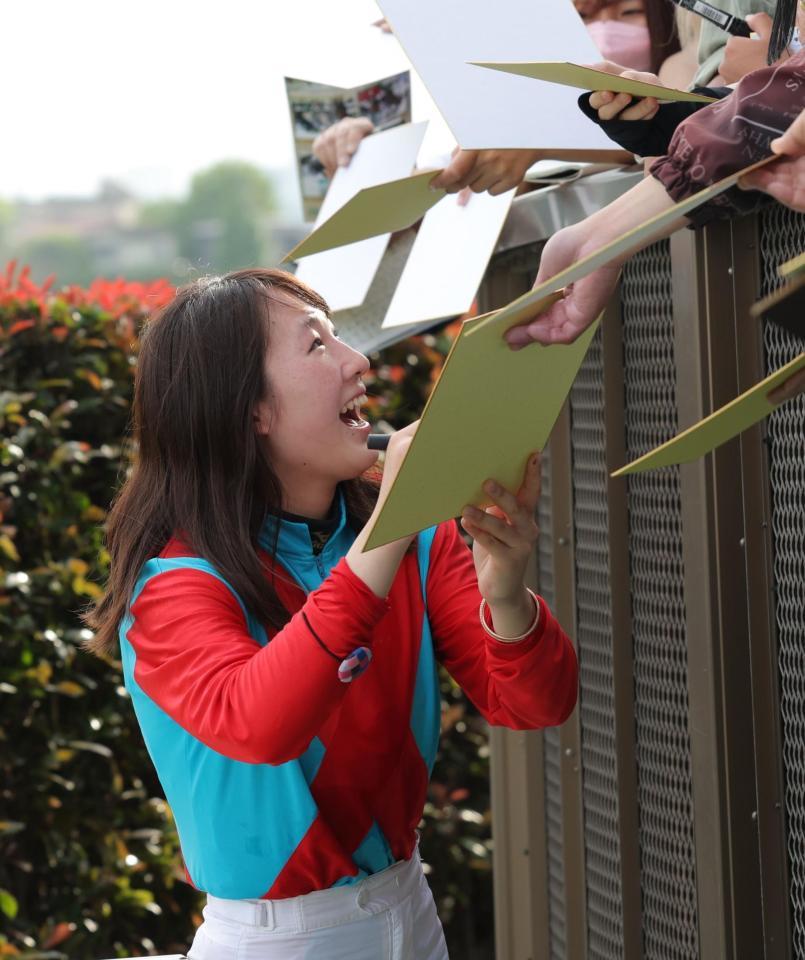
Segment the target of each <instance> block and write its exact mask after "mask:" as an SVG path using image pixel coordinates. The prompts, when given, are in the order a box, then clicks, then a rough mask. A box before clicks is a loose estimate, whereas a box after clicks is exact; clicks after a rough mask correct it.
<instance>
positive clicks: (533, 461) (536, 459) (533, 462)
mask: <svg viewBox="0 0 805 960" xmlns="http://www.w3.org/2000/svg"><path fill="white" fill-rule="evenodd" d="M530 464H531V466H532V467H538V466H539V454H538V453H535V454H534V456H533V457H532V458H531V460H530Z"/></svg>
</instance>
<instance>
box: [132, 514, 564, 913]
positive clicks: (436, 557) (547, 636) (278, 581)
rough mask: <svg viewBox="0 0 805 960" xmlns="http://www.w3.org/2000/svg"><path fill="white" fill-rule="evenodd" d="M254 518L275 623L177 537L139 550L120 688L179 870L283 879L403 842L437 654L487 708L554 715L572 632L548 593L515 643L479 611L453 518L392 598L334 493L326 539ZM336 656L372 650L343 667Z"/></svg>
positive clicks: (520, 717) (249, 890)
mask: <svg viewBox="0 0 805 960" xmlns="http://www.w3.org/2000/svg"><path fill="white" fill-rule="evenodd" d="M272 522H273V523H277V522H279V524H280V529H279V534H278V544H277V550H276V554H275V556H274V557H273V558H272V557H271V556H270V555H269V553H268V548H269V544H270V542H271V541H270V537H271V533H272V531H271V530H270V529H268V528H266V529H265V530H264V531H263V535H262V536H261V538H260V545H261V554H260V557H261V561H262V562H263V565H264V568H265V571H266V576H267V577H269V578H272V582H273V584H274V586H275V589H276V590H277V592H278V594H279V596H280V598H281V600H282V601H283V603H284V604H285V606H286V608H287V609H288V610H289V611H291V612H292V613H293V616H292V618H291V620H290V622H289V623H288V624H287V625H286V626H285V627H284V628H283V629H282V630H280V631H278V632H276V633H275V634H273V635H267V633H266V631H265V630H264V628H263V627H262V626H261V625H260V624H259V623H258V622H257V621H256V620H255V619H254V618H253V617H252V616H251V614H250V613H249V611H248V610H247V609H246V608H245V606H244V605H243V603H242V601H241V599H240V598H239V597H238V595H237V594H236V593H235V591H234V590H233V589H232V588H231V587H230V586H229V585H228V584H227V583H226V581H225V580H223V578H222V577H221V576H219V574H218V573H217V572H216V571H215V570H214V569H213V567H212V566H211V565H210V564H209V563H207V562H206V561H205V560H202V559H200V558H199V557H196V556H193V555H192V554H191V553H190V552H189V551H188V549H187V548H186V547H185V546H184V545H183V544H182V543H181V542H180V541H178V540H175V539H174V540H172V541H171V542H169V543H168V545H167V546H166V547H165V549H164V550H163V551H162V553H161V554H160V555H159V557H156V558H154V559H152V560H149V561H148V562H147V563H146V564H145V566H144V567H143V570H142V572H141V575H140V577H139V579H138V581H137V585H136V588H135V590H134V593H133V596H132V599H131V603H130V606H129V610H128V612H127V615H126V617H125V618H124V620H123V622H122V623H121V627H120V642H121V649H122V659H123V668H124V676H125V683H126V688H127V690H128V691H129V693H130V695H131V698H132V701H133V704H134V709H135V712H136V714H137V719H138V721H139V724H140V728H141V730H142V733H143V737H144V739H145V743H146V746H147V747H148V751H149V753H150V755H151V758H152V760H153V762H154V765H155V767H156V770H157V773H158V775H159V778H160V781H161V783H162V786H163V788H164V790H165V796H166V797H167V800H168V802H169V804H170V806H171V809H172V811H173V815H174V818H175V820H176V825H177V828H178V832H179V838H180V841H181V847H182V854H183V857H184V861H185V867H186V871H187V876H188V879H189V880H190V882H191V883H192V884H193V885H194V886H196V887H197V888H198V889H200V890H204V891H206V892H208V893H211V894H212V895H214V896H216V897H225V898H230V899H242V898H262V897H268V898H272V899H281V898H285V897H293V896H297V895H300V894H305V893H309V892H311V891H313V890H322V889H326V888H328V887H332V886H338V885H341V884H350V883H355V882H357V881H358V880H360V879H362V878H364V877H366V876H368V875H370V874H373V873H377V872H378V871H380V870H383V869H384V868H385V867H388V866H389V865H391V864H392V863H394V862H395V861H397V860H402V859H407V858H408V857H410V856H411V853H412V851H413V849H414V845H415V842H416V827H417V824H418V823H419V820H420V818H421V817H422V811H423V807H424V804H425V797H426V791H427V785H428V779H429V777H430V772H431V769H432V767H433V762H434V759H435V756H436V750H437V745H438V739H439V720H440V698H439V684H438V678H437V663H441V664H443V665H444V666H445V667H446V669H447V670H448V671H449V673H450V674H451V675H452V677H453V678H454V679H455V680H456V682H457V683H458V684H459V685H460V686H461V687H462V689H463V690H464V691H465V692H466V694H467V696H468V697H469V698H470V699H471V700H472V702H473V703H474V704H475V706H476V707H477V708H478V709H479V711H480V712H481V713H482V714H483V716H484V717H485V718H486V719H487V720H488V721H489V723H490V724H495V725H500V726H506V727H511V728H513V729H517V730H522V729H534V728H539V727H545V726H551V725H554V724H559V723H562V722H563V721H564V720H565V719H566V718H567V717H568V715H569V714H570V712H571V711H572V709H573V706H574V704H575V702H576V689H577V664H576V657H575V654H574V651H573V647H572V645H571V643H570V641H569V640H568V638H567V637H566V635H565V634H564V632H563V631H562V629H561V628H560V627H559V625H558V624H557V622H556V620H555V619H554V618H553V616H552V615H551V613H550V612H549V610H548V609H547V606H546V605H545V603H544V602H543V601H540V618H539V623H538V625H537V627H536V629H535V630H534V632H533V633H532V634H531V635H530V636H528V637H527V638H526V639H524V640H522V641H520V642H519V643H516V644H512V645H507V644H503V643H499V642H498V641H496V640H494V639H492V638H491V637H489V636H488V635H487V634H486V633H485V632H484V630H483V629H482V627H481V624H480V622H479V618H478V607H479V604H480V600H481V597H480V594H479V592H478V584H477V580H476V576H475V569H474V566H473V563H472V555H471V553H470V551H469V550H468V548H467V546H466V545H465V543H464V542H463V540H462V539H461V537H460V535H459V533H458V530H457V528H456V525H455V524H454V523H453V522H449V523H443V524H440V525H439V526H437V527H433V528H431V529H430V530H428V531H425V532H424V533H422V534H420V535H419V537H418V538H417V548H416V550H411V551H409V552H408V553H407V554H406V556H405V557H404V559H403V561H402V564H401V565H400V569H399V571H398V574H397V576H396V578H395V580H394V583H393V585H392V587H391V591H390V593H389V595H388V597H387V598H386V599H381V598H379V597H377V596H376V595H375V594H374V593H372V591H371V590H370V589H369V588H368V587H367V586H366V584H365V583H364V582H363V581H362V580H360V579H359V578H358V577H357V576H355V574H354V573H352V571H351V570H350V568H349V565H348V564H347V562H346V560H345V559H344V556H345V554H346V553H347V551H348V550H349V548H350V546H351V545H352V542H353V541H354V538H355V534H354V532H353V531H352V529H351V528H350V527H349V525H348V524H347V522H346V516H345V510H344V505H343V501H342V502H341V515H340V522H339V525H338V528H337V529H336V531H335V533H334V534H333V535H332V536H331V537H330V539H329V540H328V541H327V543H326V545H325V547H324V549H323V550H322V552H321V553H319V554H318V555H316V554H314V552H313V548H312V545H311V542H310V534H309V531H308V528H307V525H306V524H304V523H292V522H289V521H287V520H282V521H272ZM313 631H315V634H317V635H318V637H319V639H320V640H321V641H322V643H323V644H324V645H325V646H326V647H327V648H329V650H330V651H331V652H332V653H334V654H336V656H337V657H348V656H349V654H351V653H352V651H353V650H355V648H356V647H359V646H365V647H368V648H369V649H371V651H372V661H371V663H370V664H369V666H368V668H367V669H366V670H365V672H364V673H362V674H361V675H360V676H358V677H356V678H355V679H354V680H353V681H352V682H351V683H342V682H341V681H340V680H339V678H338V662H337V660H335V659H334V658H333V657H332V656H331V655H329V654H328V653H327V651H326V650H325V649H324V648H323V647H322V645H321V644H320V643H319V641H318V640H317V639H316V637H315V636H314V635H313Z"/></svg>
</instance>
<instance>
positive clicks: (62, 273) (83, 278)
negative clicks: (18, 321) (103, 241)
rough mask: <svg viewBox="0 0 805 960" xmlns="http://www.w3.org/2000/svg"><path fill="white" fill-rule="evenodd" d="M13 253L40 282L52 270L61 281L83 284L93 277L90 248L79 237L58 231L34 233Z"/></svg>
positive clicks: (60, 282)
mask: <svg viewBox="0 0 805 960" xmlns="http://www.w3.org/2000/svg"><path fill="white" fill-rule="evenodd" d="M15 253H16V258H17V259H18V260H19V262H20V263H23V264H27V265H28V266H30V268H31V275H32V276H33V278H34V279H35V280H37V281H39V282H41V281H43V280H44V279H45V277H47V276H49V275H50V274H52V273H53V274H55V275H56V280H57V281H58V283H59V284H60V285H64V284H78V285H79V286H86V285H87V284H88V283H89V282H90V281H91V280H92V279H93V277H94V273H95V270H94V267H93V258H92V251H91V250H90V248H89V247H88V246H87V244H86V242H85V241H84V240H82V239H81V238H80V237H74V236H70V235H69V234H58V233H55V234H50V235H48V236H41V237H35V238H34V239H32V240H28V241H27V242H26V243H23V244H22V245H21V246H20V248H19V250H18V251H16V252H15Z"/></svg>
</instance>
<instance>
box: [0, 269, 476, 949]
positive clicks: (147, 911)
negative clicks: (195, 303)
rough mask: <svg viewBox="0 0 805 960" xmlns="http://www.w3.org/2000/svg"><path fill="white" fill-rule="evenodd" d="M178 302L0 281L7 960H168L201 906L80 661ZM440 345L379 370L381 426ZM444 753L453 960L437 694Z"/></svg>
mask: <svg viewBox="0 0 805 960" xmlns="http://www.w3.org/2000/svg"><path fill="white" fill-rule="evenodd" d="M171 295H172V289H171V288H170V287H169V286H168V285H167V284H166V283H164V282H156V283H152V284H133V283H126V282H125V281H115V282H104V281H96V282H95V283H94V284H92V285H91V287H90V288H89V289H87V290H80V289H75V288H73V289H65V290H60V291H58V292H57V293H53V292H51V291H50V290H48V288H47V285H45V286H43V287H40V286H37V285H35V284H33V283H32V282H31V281H30V279H29V277H28V275H27V273H26V271H22V273H20V274H19V275H16V274H15V270H14V266H13V265H11V266H10V267H9V269H8V271H7V272H6V275H5V277H3V276H0V636H2V644H0V957H5V956H14V957H16V956H24V957H28V958H33V957H50V958H62V957H64V958H66V957H69V958H70V960H99V958H101V957H111V956H136V955H149V954H153V953H171V952H177V953H181V952H183V951H184V950H185V949H186V948H187V945H188V943H189V941H190V939H191V938H192V932H193V929H194V926H195V925H196V924H197V923H198V922H199V920H200V916H199V912H200V906H201V901H202V897H201V896H200V895H199V894H197V893H196V892H195V891H194V890H193V889H192V888H191V887H189V886H188V885H187V884H185V883H184V881H183V872H182V868H181V861H180V857H179V853H178V843H177V839H176V833H175V830H174V827H173V823H172V820H171V815H170V810H169V809H168V807H167V805H166V803H165V801H164V799H163V796H162V791H161V788H160V786H159V783H158V781H157V779H156V777H155V775H154V773H153V770H152V767H151V763H150V760H149V758H148V756H147V753H146V751H145V747H144V744H143V742H142V738H141V737H140V734H139V731H138V729H137V726H136V722H135V720H134V716H133V711H132V709H131V705H130V703H129V700H128V697H127V695H126V692H125V690H124V689H123V686H122V676H121V670H120V664H119V663H118V662H116V661H114V660H109V661H102V660H99V659H97V658H95V657H92V656H89V655H88V654H86V653H84V652H83V651H82V650H81V649H80V640H81V637H82V632H81V630H82V628H81V623H80V620H79V616H78V614H79V612H80V610H81V609H82V607H83V606H84V605H85V604H86V603H87V601H88V600H89V599H91V598H93V597H95V596H97V594H98V592H99V590H100V586H99V584H101V583H102V582H103V579H104V577H105V575H106V564H107V557H106V555H105V552H104V550H103V545H102V533H101V524H102V522H103V519H104V516H105V509H106V507H107V506H108V504H109V501H110V499H111V497H112V494H113V491H114V490H115V489H116V487H117V486H118V485H119V483H120V480H121V478H122V477H123V476H124V473H125V469H126V457H125V451H122V450H121V440H122V438H123V437H124V435H125V433H126V430H127V427H128V418H129V412H130V399H131V387H132V379H133V378H132V373H133V369H134V364H135V353H136V338H137V330H138V328H139V326H140V324H141V323H142V321H143V319H144V318H145V317H146V316H147V315H148V313H149V312H150V311H152V310H153V309H154V308H156V307H158V306H159V305H160V304H161V303H163V302H165V300H166V299H169V298H170V296H171ZM447 345H449V332H448V333H446V334H443V335H442V336H441V337H440V338H438V339H436V338H432V337H430V338H416V339H413V340H409V341H406V342H405V343H404V344H399V345H397V346H396V347H394V348H392V349H391V350H390V351H387V352H386V353H384V355H383V356H382V357H381V358H379V366H378V374H377V376H376V378H375V382H374V384H373V385H372V386H370V392H371V393H373V394H374V395H375V400H374V401H373V404H374V414H375V416H376V417H377V418H382V419H385V420H386V421H387V422H389V423H390V424H391V425H395V426H398V425H401V424H402V423H403V422H407V421H408V420H409V419H410V418H411V416H413V415H414V414H415V413H417V412H418V411H419V410H420V409H421V406H422V402H423V398H424V396H425V394H426V393H427V389H428V387H429V384H430V381H431V379H432V377H433V375H434V372H435V371H436V370H438V367H439V366H440V364H441V362H442V358H443V355H444V350H445V348H446V347H447ZM443 694H444V699H445V737H444V741H443V748H442V754H441V758H440V761H439V762H438V764H437V770H436V773H435V776H434V781H433V785H432V790H431V796H430V801H429V804H428V808H427V811H426V817H425V821H424V824H423V841H422V847H423V856H424V857H425V859H426V860H427V861H428V863H429V864H430V866H431V870H432V872H431V877H430V879H431V883H432V886H433V888H434V892H435V895H436V897H437V901H438V902H439V906H440V911H441V913H442V916H443V919H444V920H445V922H446V927H447V932H448V938H449V940H450V943H451V948H452V950H453V951H454V952H455V954H456V955H457V956H462V957H470V956H473V955H477V956H479V957H480V956H485V955H486V952H485V951H484V950H483V949H479V951H478V952H477V953H476V945H483V944H488V942H489V940H490V938H491V884H490V871H489V842H488V833H489V830H488V825H489V815H488V806H489V805H488V786H487V774H488V766H487V757H486V750H487V746H486V735H485V730H484V728H483V725H482V724H481V723H480V721H479V719H478V718H477V716H476V715H475V714H474V713H473V711H471V710H470V709H468V708H467V707H466V705H465V703H464V701H463V699H462V698H461V696H460V693H459V691H457V690H456V689H455V687H454V686H453V685H452V684H451V683H450V681H449V680H448V679H447V678H444V679H443Z"/></svg>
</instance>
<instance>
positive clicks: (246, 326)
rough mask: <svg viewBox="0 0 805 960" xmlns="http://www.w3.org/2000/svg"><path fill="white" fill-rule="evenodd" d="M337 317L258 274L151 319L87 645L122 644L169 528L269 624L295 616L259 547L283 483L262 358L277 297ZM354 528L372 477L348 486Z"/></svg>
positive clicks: (181, 294)
mask: <svg viewBox="0 0 805 960" xmlns="http://www.w3.org/2000/svg"><path fill="white" fill-rule="evenodd" d="M272 291H282V292H284V293H286V294H290V295H291V296H293V297H295V298H296V299H297V300H300V301H301V302H302V303H304V304H307V305H309V306H311V307H317V308H318V309H320V310H323V311H324V312H325V313H329V310H328V307H327V304H326V303H325V301H324V300H323V299H322V298H321V297H320V296H319V295H318V294H317V293H316V292H315V291H313V290H311V289H310V288H309V287H308V286H307V285H306V284H304V283H302V282H301V281H299V280H297V279H296V278H295V277H294V276H293V275H292V274H289V273H285V272H283V271H281V270H265V269H250V270H239V271H237V272H235V273H229V274H227V275H226V276H224V277H215V278H210V279H204V280H199V281H197V282H195V283H192V284H190V285H188V286H186V287H183V288H182V289H181V290H179V291H178V292H177V294H176V296H175V298H174V299H173V300H172V301H171V302H170V303H169V304H168V305H167V306H165V307H164V308H163V309H162V310H161V311H160V312H159V313H158V314H157V315H155V316H154V318H153V319H152V320H151V321H150V322H149V324H148V325H147V327H146V329H145V331H144V332H143V336H142V338H141V341H140V353H139V357H138V361H137V371H136V376H135V384H134V409H133V435H134V443H135V460H134V465H133V468H132V471H131V474H130V476H129V478H128V479H127V480H126V482H125V483H124V485H123V487H122V489H121V490H120V492H119V494H118V495H117V497H116V498H115V500H114V503H113V505H112V508H111V510H110V513H109V517H108V520H107V524H106V540H107V546H108V550H109V554H110V556H111V568H110V574H109V579H108V582H107V584H106V590H105V592H104V595H103V597H102V598H101V599H100V600H99V601H98V602H97V604H95V606H94V607H93V608H92V609H91V610H90V611H89V612H88V613H87V614H86V616H85V620H86V622H87V624H88V625H89V626H90V627H91V628H92V629H93V630H94V631H95V635H94V637H93V638H92V639H91V640H89V641H88V642H87V644H86V646H87V648H88V649H89V650H91V651H93V652H94V653H98V654H101V655H109V654H112V653H113V652H114V650H115V643H116V639H117V630H118V626H119V624H120V621H121V619H122V618H123V616H124V614H125V612H126V607H127V605H128V604H129V602H130V600H131V595H132V591H133V589H134V586H135V584H136V581H137V577H138V575H139V573H140V570H141V568H142V566H143V564H144V563H145V562H146V561H147V560H149V559H150V558H152V557H155V556H157V555H158V554H159V553H160V552H161V551H162V549H163V548H164V547H165V545H166V544H167V542H168V540H169V539H170V538H171V537H172V536H173V535H179V536H180V537H181V540H182V541H183V542H184V543H186V544H187V546H188V547H189V548H190V549H191V550H192V551H193V553H194V554H196V555H197V556H200V557H203V558H204V559H205V560H208V561H209V562H210V563H211V564H212V565H213V566H214V567H215V568H216V570H217V571H218V573H220V574H221V576H222V577H223V578H224V579H225V580H227V581H228V582H229V584H230V585H231V586H232V587H233V589H234V590H235V591H237V593H238V594H239V595H240V597H241V598H242V600H243V602H244V604H245V605H246V607H247V608H248V609H249V610H250V611H251V612H252V613H253V614H254V615H255V616H257V617H258V618H259V619H260V620H261V621H262V622H263V623H264V624H266V625H270V626H271V627H273V628H274V629H279V628H280V627H282V626H283V625H284V624H285V623H286V622H287V620H288V618H289V614H288V611H287V610H286V609H285V608H284V606H283V605H282V603H281V601H280V600H279V597H278V596H277V593H276V591H275V590H274V589H273V586H272V584H271V583H270V581H269V580H267V578H266V576H265V571H264V570H263V568H262V566H261V563H260V559H259V557H258V554H257V537H258V534H259V532H260V530H261V528H262V526H263V524H264V522H265V520H266V517H267V516H268V515H269V514H271V513H273V514H277V513H279V512H280V511H281V509H282V488H281V486H280V482H279V479H278V477H277V475H276V473H275V472H274V470H273V469H272V466H271V463H270V461H269V459H268V457H267V455H266V453H265V450H264V446H263V444H262V443H261V442H260V440H259V438H258V436H257V433H256V431H255V425H254V411H255V407H256V405H257V403H258V402H259V401H260V400H261V399H263V398H268V399H270V397H271V384H270V383H267V382H266V378H265V373H264V367H265V364H264V358H265V354H266V350H267V349H268V345H269V334H268V326H269V324H268V318H269V312H270V304H271V292H272ZM341 489H342V491H343V493H344V498H345V504H346V509H347V515H348V518H349V521H350V523H351V524H352V525H353V526H355V527H356V528H360V527H361V526H363V524H364V523H366V521H367V520H368V518H369V515H370V514H371V512H372V509H373V507H374V504H375V502H376V499H377V489H378V485H377V482H376V479H373V478H371V477H369V476H364V477H360V478H357V479H355V480H348V481H346V482H344V483H342V484H341Z"/></svg>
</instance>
